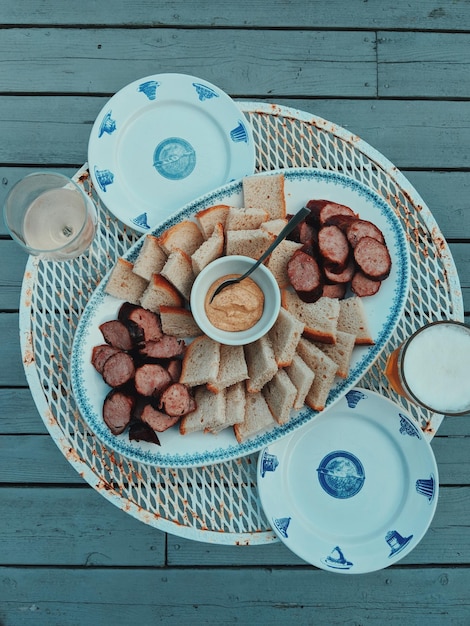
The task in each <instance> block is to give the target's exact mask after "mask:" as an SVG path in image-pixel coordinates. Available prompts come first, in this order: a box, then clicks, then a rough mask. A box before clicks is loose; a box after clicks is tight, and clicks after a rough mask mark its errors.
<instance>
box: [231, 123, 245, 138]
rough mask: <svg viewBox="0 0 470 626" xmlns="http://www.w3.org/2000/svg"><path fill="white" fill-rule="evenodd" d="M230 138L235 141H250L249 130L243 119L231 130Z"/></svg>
mask: <svg viewBox="0 0 470 626" xmlns="http://www.w3.org/2000/svg"><path fill="white" fill-rule="evenodd" d="M230 138H231V140H232V141H235V142H240V141H243V142H244V143H248V131H247V130H246V127H245V124H244V123H243V122H242V121H241V120H238V126H236V127H235V128H234V129H233V130H231V131H230Z"/></svg>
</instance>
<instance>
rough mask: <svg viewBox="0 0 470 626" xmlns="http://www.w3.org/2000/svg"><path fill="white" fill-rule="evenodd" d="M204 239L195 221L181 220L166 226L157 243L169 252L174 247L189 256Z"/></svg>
mask: <svg viewBox="0 0 470 626" xmlns="http://www.w3.org/2000/svg"><path fill="white" fill-rule="evenodd" d="M203 241H204V235H203V234H202V231H201V229H200V228H199V226H198V225H197V224H196V222H191V221H190V220H183V221H182V222H179V223H178V224H175V225H174V226H171V227H170V228H168V229H167V230H166V231H165V232H164V233H163V234H162V235H161V236H160V237H159V238H158V243H159V244H160V245H161V247H162V248H163V250H164V251H165V252H166V253H167V254H170V252H173V250H175V249H176V248H179V249H180V250H183V252H186V254H187V255H189V256H191V255H192V254H193V252H194V251H195V250H197V249H198V248H199V246H200V245H201V243H202V242H203Z"/></svg>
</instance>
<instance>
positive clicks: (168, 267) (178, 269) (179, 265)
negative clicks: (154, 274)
mask: <svg viewBox="0 0 470 626" xmlns="http://www.w3.org/2000/svg"><path fill="white" fill-rule="evenodd" d="M160 275H161V276H163V278H166V279H167V281H168V282H170V283H171V284H172V285H173V287H175V288H176V289H177V290H178V291H179V292H180V294H181V295H182V296H183V298H185V299H186V300H189V296H190V295H191V288H192V286H193V282H194V272H193V266H192V263H191V257H190V256H189V255H188V254H187V253H186V252H184V250H180V249H179V248H175V249H174V250H172V252H170V255H169V256H168V260H167V262H166V263H165V265H164V266H163V269H162V271H161V272H160Z"/></svg>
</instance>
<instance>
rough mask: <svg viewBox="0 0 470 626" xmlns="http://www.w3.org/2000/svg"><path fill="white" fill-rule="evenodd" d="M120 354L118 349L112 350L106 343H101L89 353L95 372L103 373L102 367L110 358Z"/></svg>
mask: <svg viewBox="0 0 470 626" xmlns="http://www.w3.org/2000/svg"><path fill="white" fill-rule="evenodd" d="M117 352H120V350H119V349H118V348H113V346H110V345H109V344H108V343H102V344H100V345H99V346H94V348H93V350H92V353H91V364H92V365H93V367H94V368H95V370H96V371H97V372H99V373H100V374H102V373H103V367H104V364H105V363H106V361H107V360H108V359H109V357H110V356H113V354H116V353H117Z"/></svg>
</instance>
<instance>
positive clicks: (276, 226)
mask: <svg viewBox="0 0 470 626" xmlns="http://www.w3.org/2000/svg"><path fill="white" fill-rule="evenodd" d="M286 224H287V220H286V219H283V218H281V217H278V218H277V219H276V220H268V221H267V222H263V223H262V224H261V225H260V228H262V229H263V230H265V231H266V232H267V233H270V234H271V235H275V236H276V237H277V235H279V233H280V232H281V230H282V229H283V228H284V226H286Z"/></svg>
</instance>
